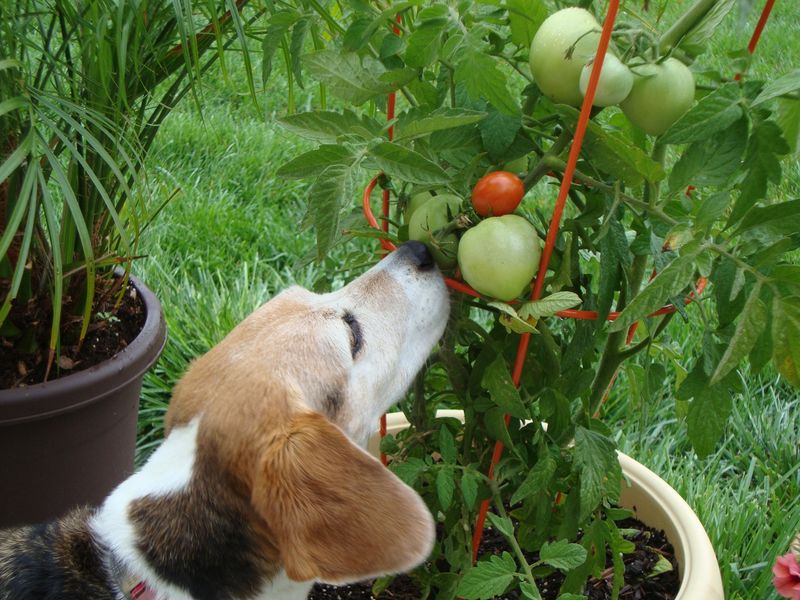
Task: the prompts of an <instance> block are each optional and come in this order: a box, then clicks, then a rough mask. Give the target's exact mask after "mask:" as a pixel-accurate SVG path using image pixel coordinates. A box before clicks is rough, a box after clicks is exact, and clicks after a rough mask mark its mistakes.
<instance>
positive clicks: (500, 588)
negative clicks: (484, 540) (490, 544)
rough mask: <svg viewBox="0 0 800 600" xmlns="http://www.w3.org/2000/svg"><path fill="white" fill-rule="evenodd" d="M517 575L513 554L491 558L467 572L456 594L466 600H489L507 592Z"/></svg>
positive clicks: (506, 553) (505, 553)
mask: <svg viewBox="0 0 800 600" xmlns="http://www.w3.org/2000/svg"><path fill="white" fill-rule="evenodd" d="M516 574H517V563H515V562H514V559H513V558H512V556H511V554H509V553H508V552H503V554H502V556H496V555H495V556H490V557H489V560H481V561H479V562H478V563H477V564H476V565H475V566H474V567H471V568H470V569H469V570H468V571H467V573H466V575H464V579H462V580H461V583H460V584H459V585H458V590H457V592H456V594H457V595H458V596H460V597H462V598H464V599H465V600H489V599H490V598H493V597H494V596H499V595H501V594H502V593H503V592H505V591H506V588H507V587H508V586H509V585H510V584H511V582H512V581H513V580H514V577H515V576H516Z"/></svg>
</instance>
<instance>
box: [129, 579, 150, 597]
mask: <svg viewBox="0 0 800 600" xmlns="http://www.w3.org/2000/svg"><path fill="white" fill-rule="evenodd" d="M130 596H131V598H132V599H133V600H156V595H155V593H154V592H153V590H151V589H150V588H148V587H147V585H145V583H144V581H140V582H139V583H137V584H136V585H135V586H134V587H133V589H132V590H131V591H130Z"/></svg>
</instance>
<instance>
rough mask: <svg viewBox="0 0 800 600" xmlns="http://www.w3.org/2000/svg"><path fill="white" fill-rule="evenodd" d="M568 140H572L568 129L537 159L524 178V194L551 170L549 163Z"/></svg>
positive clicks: (564, 146) (567, 143) (556, 156)
mask: <svg viewBox="0 0 800 600" xmlns="http://www.w3.org/2000/svg"><path fill="white" fill-rule="evenodd" d="M570 140H572V133H571V132H570V131H569V130H568V129H564V130H563V131H562V132H561V135H559V136H558V139H556V141H555V142H553V145H552V146H550V149H549V150H548V151H547V152H546V153H545V154H544V155H543V156H542V158H540V159H539V162H538V163H536V166H535V167H533V169H531V170H530V172H529V173H528V174H527V175H526V176H525V181H523V183H524V184H525V191H526V192H527V191H528V190H529V189H531V188H532V187H533V186H534V185H536V183H537V182H538V181H539V180H540V179H541V178H542V177H544V176H545V175H546V174H547V172H548V171H550V170H551V169H552V166H551V164H550V161H551V160H552V159H557V158H558V155H559V154H561V152H562V151H563V150H564V148H566V147H567V146H568V145H569V142H570Z"/></svg>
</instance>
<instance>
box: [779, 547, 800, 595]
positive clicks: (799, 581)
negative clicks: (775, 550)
mask: <svg viewBox="0 0 800 600" xmlns="http://www.w3.org/2000/svg"><path fill="white" fill-rule="evenodd" d="M772 574H773V575H774V577H773V578H772V585H774V586H775V589H776V590H777V592H778V593H779V594H780V595H781V596H783V597H784V598H790V599H791V600H800V564H799V563H798V562H797V557H796V556H795V555H794V554H792V553H791V552H790V553H788V554H784V555H783V556H779V557H778V558H777V560H776V561H775V564H774V565H772Z"/></svg>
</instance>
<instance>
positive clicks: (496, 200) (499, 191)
mask: <svg viewBox="0 0 800 600" xmlns="http://www.w3.org/2000/svg"><path fill="white" fill-rule="evenodd" d="M524 195H525V186H524V185H523V184H522V180H521V179H520V178H519V177H517V176H516V175H514V174H513V173H509V172H508V171H495V172H494V173H489V174H488V175H484V176H483V177H481V178H480V179H479V180H478V183H476V184H475V187H474V188H472V207H473V208H474V209H475V212H476V213H478V214H479V215H480V216H482V217H501V216H503V215H507V214H509V213H511V212H514V209H515V208H517V206H519V203H520V201H521V200H522V197H523V196H524Z"/></svg>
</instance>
